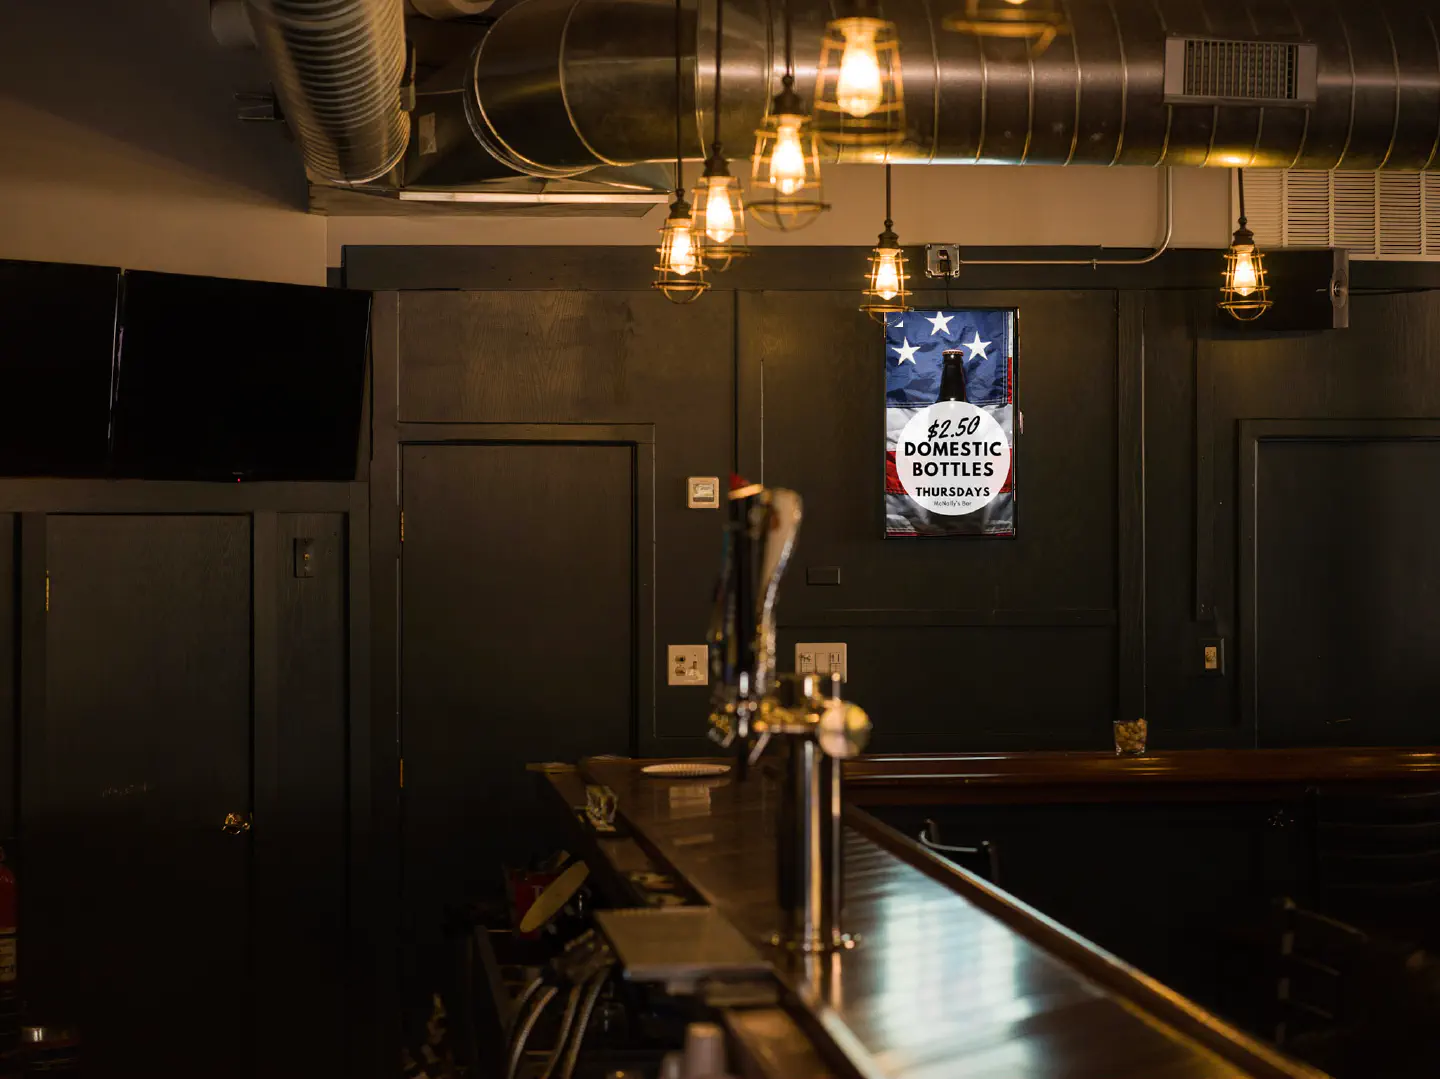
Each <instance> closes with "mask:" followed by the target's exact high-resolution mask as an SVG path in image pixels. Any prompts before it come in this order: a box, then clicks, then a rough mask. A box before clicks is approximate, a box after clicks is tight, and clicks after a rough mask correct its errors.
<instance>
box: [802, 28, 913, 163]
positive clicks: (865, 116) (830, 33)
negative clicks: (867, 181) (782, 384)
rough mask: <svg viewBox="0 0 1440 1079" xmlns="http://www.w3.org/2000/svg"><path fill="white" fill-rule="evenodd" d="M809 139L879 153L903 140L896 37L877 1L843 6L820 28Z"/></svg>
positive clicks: (903, 104)
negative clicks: (814, 137)
mask: <svg viewBox="0 0 1440 1079" xmlns="http://www.w3.org/2000/svg"><path fill="white" fill-rule="evenodd" d="M815 133H816V134H817V135H818V136H819V137H820V141H821V142H824V143H827V144H828V145H831V146H835V147H839V148H842V149H845V148H851V147H854V148H860V149H862V150H863V148H866V147H869V148H871V149H872V150H875V151H876V155H877V156H879V157H881V158H883V148H885V147H889V146H894V145H895V144H897V143H899V142H901V141H902V140H903V139H904V138H905V87H904V82H903V80H902V78H901V67H900V37H899V34H898V33H897V32H896V30H895V24H894V23H893V22H891V21H890V20H889V19H886V18H885V17H884V15H883V13H882V11H881V8H880V2H879V0H846V2H843V3H842V4H841V7H840V10H839V14H838V15H837V17H836V18H834V19H831V20H830V22H829V23H827V24H826V26H825V35H824V37H823V38H822V39H821V42H820V64H819V67H818V69H817V74H816V79H815Z"/></svg>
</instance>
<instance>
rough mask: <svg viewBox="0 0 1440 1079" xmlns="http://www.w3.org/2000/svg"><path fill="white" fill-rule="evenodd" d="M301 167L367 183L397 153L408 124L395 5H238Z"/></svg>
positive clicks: (258, 0)
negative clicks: (245, 13)
mask: <svg viewBox="0 0 1440 1079" xmlns="http://www.w3.org/2000/svg"><path fill="white" fill-rule="evenodd" d="M247 3H248V4H249V7H250V21H251V23H252V25H253V26H254V28H255V36H256V40H257V41H258V43H259V45H260V48H261V50H262V51H263V52H264V53H265V56H266V59H267V60H268V61H269V64H270V68H271V71H272V73H273V75H274V79H275V89H276V93H277V95H278V96H279V98H280V104H281V107H282V108H283V109H284V112H285V118H286V119H287V120H288V121H289V122H290V124H291V127H292V128H293V130H294V132H295V135H296V138H297V139H298V140H299V142H300V148H301V153H302V154H303V156H304V159H305V167H306V169H307V170H308V171H309V173H310V175H311V176H312V177H314V178H316V179H319V180H324V181H328V182H330V183H334V184H359V183H368V182H370V181H372V180H376V179H378V178H379V177H381V176H384V175H385V174H386V173H388V172H389V171H390V170H391V169H393V168H394V167H395V166H396V164H397V163H398V162H399V161H400V159H401V157H403V156H404V153H405V146H406V143H407V141H408V140H409V137H410V118H409V115H408V114H407V113H406V112H405V110H404V108H403V106H402V102H401V82H402V81H403V79H404V77H405V63H406V50H405V27H404V6H403V3H402V0H247Z"/></svg>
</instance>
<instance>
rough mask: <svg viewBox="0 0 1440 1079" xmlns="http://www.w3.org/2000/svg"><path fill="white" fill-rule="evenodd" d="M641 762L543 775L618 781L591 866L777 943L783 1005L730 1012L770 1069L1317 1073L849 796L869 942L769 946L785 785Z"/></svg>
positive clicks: (1231, 1078) (1007, 1076)
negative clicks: (639, 872)
mask: <svg viewBox="0 0 1440 1079" xmlns="http://www.w3.org/2000/svg"><path fill="white" fill-rule="evenodd" d="M981 759H982V758H968V759H967V762H968V763H966V764H965V765H963V766H960V767H959V768H958V770H957V774H955V775H950V776H947V775H946V774H945V769H944V768H943V767H942V766H941V764H940V761H941V759H940V758H911V759H909V762H910V763H912V764H913V763H915V762H917V761H921V762H923V763H922V764H921V765H920V767H921V768H922V769H923V770H924V773H925V774H926V775H928V776H930V777H932V780H933V782H935V783H936V784H937V785H944V784H946V783H950V782H960V781H961V780H963V779H968V778H971V777H972V776H973V775H974V774H976V773H977V772H981V771H983V770H985V769H989V773H988V774H989V775H990V776H991V780H990V781H992V782H994V781H995V779H994V776H995V773H996V771H998V766H997V765H994V764H989V765H979V764H978V763H975V762H978V761H980V760H981ZM984 759H985V760H990V761H994V760H995V758H994V757H989V758H984ZM642 763H643V762H634V761H617V760H596V761H590V762H586V763H585V764H584V765H582V767H581V769H580V770H579V771H578V772H577V771H575V770H573V769H560V768H556V769H548V770H544V773H543V779H544V781H545V782H546V783H547V784H548V786H549V787H550V788H551V791H552V792H553V794H554V795H555V796H556V797H558V799H559V800H560V801H561V802H562V803H563V804H564V805H565V806H566V807H570V806H575V805H578V804H583V801H584V784H585V783H586V782H590V783H599V784H604V785H605V786H608V787H609V788H611V789H612V790H613V791H614V792H615V793H616V795H617V798H618V804H619V814H618V815H619V818H620V819H621V820H622V821H623V822H624V824H625V825H626V826H627V827H628V830H629V831H630V832H631V834H632V836H633V839H632V840H627V841H623V842H618V841H598V842H597V841H595V840H594V839H593V837H591V839H590V840H589V841H588V847H587V856H588V857H589V858H591V859H592V860H596V861H599V862H601V863H605V864H603V865H601V866H598V867H595V868H597V869H598V871H599V873H600V875H601V876H602V878H603V877H604V875H605V874H606V873H610V874H611V879H616V878H617V874H616V870H617V869H619V868H620V867H619V866H617V865H616V864H615V863H617V862H626V863H631V864H633V863H635V862H636V861H637V859H638V860H644V859H647V858H648V859H650V860H651V861H653V863H654V864H655V865H656V866H658V867H662V868H664V869H665V870H667V871H668V872H671V873H673V874H674V875H675V876H677V877H678V878H680V880H681V881H682V882H683V884H684V886H685V890H687V891H688V892H689V894H691V895H693V896H694V897H696V899H697V900H698V901H700V902H704V903H707V904H709V905H711V906H713V907H715V908H716V909H718V910H719V911H720V912H721V913H722V914H723V915H724V916H726V917H727V918H728V919H729V920H730V922H731V923H732V924H734V925H735V926H736V927H737V928H738V929H740V931H741V932H742V933H743V934H744V935H745V936H747V937H748V938H749V939H750V940H751V941H752V942H753V943H755V944H756V945H757V946H761V947H762V948H763V949H764V950H766V954H768V955H769V956H770V957H771V958H772V961H773V962H774V964H775V969H776V973H777V975H778V977H779V978H780V980H781V982H782V984H783V985H784V987H785V990H786V998H785V999H786V1002H787V1003H786V1007H785V1009H784V1010H783V1013H782V1012H781V1011H780V1010H771V1012H767V1011H766V1010H764V1009H761V1010H759V1011H758V1012H751V1013H748V1014H737V1016H735V1017H732V1021H731V1023H730V1026H731V1029H732V1032H734V1033H735V1034H736V1041H737V1042H738V1043H740V1044H741V1045H742V1046H743V1047H744V1049H745V1051H746V1055H747V1057H748V1058H749V1060H750V1063H751V1064H756V1062H759V1063H758V1065H757V1070H758V1072H759V1073H761V1074H776V1071H775V1068H774V1067H773V1066H772V1067H769V1068H767V1067H766V1066H765V1063H764V1062H765V1061H770V1062H771V1063H772V1065H773V1062H775V1061H784V1060H789V1061H809V1062H811V1063H808V1064H805V1065H803V1066H801V1065H794V1066H792V1067H791V1069H790V1070H789V1074H792V1075H793V1074H800V1073H801V1072H803V1073H805V1074H806V1075H811V1074H814V1075H818V1074H821V1072H820V1071H819V1070H817V1069H818V1068H819V1067H820V1065H818V1064H816V1063H814V1062H815V1061H817V1060H819V1061H823V1067H824V1069H825V1070H824V1072H823V1074H831V1075H837V1076H863V1077H865V1079H941V1077H945V1076H964V1077H967V1079H1081V1077H1095V1079H1300V1077H1307V1079H1315V1077H1317V1076H1320V1075H1321V1074H1322V1073H1320V1072H1317V1071H1315V1070H1313V1069H1311V1068H1308V1067H1307V1066H1304V1065H1301V1064H1298V1063H1295V1062H1292V1061H1290V1060H1289V1059H1287V1058H1285V1057H1284V1056H1282V1055H1281V1054H1279V1053H1278V1052H1276V1051H1275V1050H1273V1049H1271V1048H1270V1047H1268V1046H1266V1045H1265V1044H1263V1043H1261V1042H1258V1041H1256V1040H1255V1039H1252V1038H1250V1037H1249V1036H1247V1035H1245V1034H1243V1033H1241V1032H1240V1031H1238V1030H1236V1029H1235V1028H1233V1027H1231V1026H1229V1025H1227V1024H1225V1023H1224V1022H1222V1021H1221V1020H1219V1019H1217V1018H1215V1017H1214V1016H1212V1015H1210V1014H1208V1013H1207V1012H1205V1011H1204V1010H1203V1009H1201V1008H1199V1007H1198V1006H1196V1005H1195V1004H1193V1003H1191V1002H1190V1001H1188V1000H1186V999H1184V998H1183V997H1181V996H1179V995H1178V994H1176V993H1174V992H1172V991H1170V990H1169V989H1167V988H1165V987H1164V986H1162V985H1160V984H1159V983H1157V982H1155V981H1154V980H1152V979H1150V978H1147V977H1146V976H1144V975H1143V974H1140V973H1139V972H1138V971H1136V970H1134V969H1132V968H1131V967H1128V966H1126V965H1125V964H1124V963H1122V962H1121V961H1119V960H1118V959H1116V958H1115V957H1113V956H1111V955H1109V954H1108V953H1106V952H1104V951H1102V950H1101V949H1099V948H1097V947H1095V946H1094V945H1092V944H1090V943H1089V942H1087V941H1085V940H1083V939H1081V938H1080V937H1078V936H1076V935H1075V934H1073V933H1071V932H1069V931H1068V930H1066V929H1065V928H1063V927H1062V926H1060V925H1058V924H1057V923H1055V922H1054V921H1052V920H1051V919H1049V918H1047V917H1046V916H1045V915H1044V914H1042V913H1040V912H1038V911H1036V910H1033V909H1031V908H1029V907H1027V906H1025V905H1024V904H1023V903H1021V902H1019V901H1018V900H1016V899H1014V898H1012V897H1011V896H1010V895H1008V894H1006V893H1005V892H1002V891H1000V890H998V889H995V888H992V887H990V886H989V885H987V884H986V883H985V882H983V881H981V880H979V879H978V878H976V877H974V876H972V875H970V874H968V873H965V872H964V871H962V870H959V869H957V868H955V867H954V866H952V865H951V864H950V863H948V862H946V861H944V860H943V859H941V858H939V857H937V856H936V855H934V854H933V853H931V852H929V851H927V850H925V849H923V848H922V847H921V846H919V845H918V844H916V843H915V842H913V841H911V840H910V839H908V838H907V837H905V836H904V835H902V834H900V833H899V832H896V831H894V830H892V829H890V828H888V827H886V826H885V825H883V824H881V823H880V822H879V821H877V820H876V819H874V818H873V817H871V816H870V815H869V814H867V813H865V812H863V811H861V810H859V809H855V808H851V809H849V810H848V811H847V825H848V827H847V834H846V844H845V845H846V866H845V889H846V907H845V926H844V928H846V929H847V930H849V931H852V932H856V933H858V934H860V936H861V943H860V945H859V946H858V947H856V948H854V949H853V950H848V951H839V952H836V953H834V954H832V955H829V956H825V957H821V958H812V959H809V960H807V959H804V958H799V957H795V956H793V955H791V954H790V953H788V952H786V951H784V950H782V949H774V948H772V947H770V945H769V944H768V943H767V942H768V940H769V938H770V935H771V934H772V933H773V932H774V930H775V929H776V927H777V926H778V924H779V920H780V915H779V909H778V906H777V902H776V886H775V876H776V872H775V842H774V828H775V822H774V811H775V807H776V803H777V799H776V797H775V793H776V792H775V790H774V788H773V787H771V786H770V785H769V781H768V779H766V778H764V777H762V776H758V775H752V776H751V777H750V778H748V779H746V780H744V781H739V780H736V779H733V778H730V777H726V778H721V779H714V780H697V779H668V778H656V777H650V776H646V775H644V774H642V772H641V771H640V768H641V764H642ZM1122 767H1123V765H1122ZM901 768H902V766H901V764H900V763H899V762H898V761H897V759H895V758H881V759H879V760H878V761H863V762H857V764H856V765H855V766H854V768H853V769H852V774H853V775H854V777H855V780H856V782H855V783H854V789H855V791H856V793H859V792H860V791H861V790H862V789H869V790H871V791H874V790H880V789H885V787H884V784H885V783H886V782H889V781H890V780H887V779H886V778H885V777H886V776H888V775H893V774H896V773H899V772H900V770H901ZM891 770H893V772H892V771H891ZM910 771H912V772H913V771H914V769H913V768H912V769H910ZM906 774H909V773H906ZM867 784H869V786H868V788H867V787H866V785H867ZM637 852H638V853H637ZM623 875H624V874H623V872H621V873H619V874H618V876H623ZM622 898H623V897H622ZM802 1032H803V1033H802ZM807 1043H808V1044H807ZM817 1054H818V1056H817ZM782 1070H783V1069H782Z"/></svg>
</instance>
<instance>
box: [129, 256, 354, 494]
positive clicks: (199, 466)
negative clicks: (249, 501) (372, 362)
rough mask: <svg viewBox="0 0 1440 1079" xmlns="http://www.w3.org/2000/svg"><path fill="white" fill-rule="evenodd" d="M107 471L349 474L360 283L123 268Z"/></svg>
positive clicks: (279, 476) (239, 476)
mask: <svg viewBox="0 0 1440 1079" xmlns="http://www.w3.org/2000/svg"><path fill="white" fill-rule="evenodd" d="M121 291H122V299H121V304H120V338H119V341H118V346H117V349H116V354H115V359H114V408H113V412H112V415H111V417H110V419H111V425H110V432H109V451H110V452H109V474H110V475H114V476H123V477H136V478H145V479H189V480H229V481H232V482H233V481H235V480H240V481H258V480H334V481H345V480H351V479H354V478H355V471H356V459H357V448H358V446H359V436H360V425H361V417H362V411H363V408H364V388H365V373H366V357H367V351H368V348H367V346H368V340H369V324H370V318H369V316H370V295H369V293H365V292H349V291H346V290H343V289H328V288H312V287H308V286H303V285H280V284H269V283H265V282H256V281H232V280H224V279H219V278H209V277H186V276H180V275H176V274H158V273H142V272H131V273H126V274H125V275H124V281H123V287H122V290H121Z"/></svg>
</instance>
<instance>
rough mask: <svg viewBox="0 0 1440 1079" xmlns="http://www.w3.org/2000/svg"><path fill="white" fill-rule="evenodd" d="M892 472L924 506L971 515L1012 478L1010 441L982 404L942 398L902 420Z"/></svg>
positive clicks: (916, 501) (981, 507) (939, 511)
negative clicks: (903, 424)
mask: <svg viewBox="0 0 1440 1079" xmlns="http://www.w3.org/2000/svg"><path fill="white" fill-rule="evenodd" d="M895 471H896V472H897V473H898V475H899V477H900V484H901V486H902V487H904V488H905V492H906V494H908V495H909V496H910V498H911V500H912V501H914V502H915V503H917V504H918V505H921V506H923V507H925V509H927V510H930V511H932V512H934V513H943V514H946V515H948V516H952V517H958V516H960V515H961V514H966V513H974V512H975V511H976V510H980V509H984V508H985V507H986V506H988V505H989V504H990V503H991V502H993V501H994V500H995V499H996V498H998V497H999V495H1000V489H1001V488H1002V487H1004V486H1005V481H1006V479H1008V478H1009V476H1010V440H1009V439H1008V438H1007V437H1006V436H1005V429H1004V428H1003V427H1001V426H1000V425H999V424H998V423H996V422H995V417H993V416H991V415H990V413H988V412H986V411H985V410H984V409H983V408H976V407H975V406H974V405H971V404H967V403H966V402H964V401H941V402H940V403H939V404H934V405H931V406H930V407H929V408H922V409H921V410H920V411H919V412H917V413H915V415H914V416H912V417H910V420H909V422H908V423H906V424H905V428H904V430H902V431H901V432H900V441H899V442H898V443H897V444H896V446H895Z"/></svg>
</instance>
